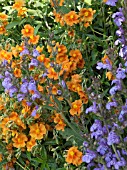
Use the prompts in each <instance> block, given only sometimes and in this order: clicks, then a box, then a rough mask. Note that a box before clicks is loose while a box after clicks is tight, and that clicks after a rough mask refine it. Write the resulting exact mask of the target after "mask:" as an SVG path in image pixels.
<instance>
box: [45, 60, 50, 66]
mask: <svg viewBox="0 0 127 170" xmlns="http://www.w3.org/2000/svg"><path fill="white" fill-rule="evenodd" d="M44 66H45V67H46V68H49V67H50V58H44Z"/></svg>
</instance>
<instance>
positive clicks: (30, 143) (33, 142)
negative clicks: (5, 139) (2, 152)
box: [26, 138, 36, 152]
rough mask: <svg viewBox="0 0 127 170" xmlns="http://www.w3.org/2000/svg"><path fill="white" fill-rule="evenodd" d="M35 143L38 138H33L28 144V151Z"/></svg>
mask: <svg viewBox="0 0 127 170" xmlns="http://www.w3.org/2000/svg"><path fill="white" fill-rule="evenodd" d="M35 145H36V140H35V139H33V138H31V139H30V140H29V141H28V142H27V144H26V147H27V151H29V152H30V151H31V150H32V148H33V147H34V146H35Z"/></svg>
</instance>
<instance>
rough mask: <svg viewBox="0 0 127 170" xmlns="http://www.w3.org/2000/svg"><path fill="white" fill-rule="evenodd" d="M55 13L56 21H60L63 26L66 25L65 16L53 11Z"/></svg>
mask: <svg viewBox="0 0 127 170" xmlns="http://www.w3.org/2000/svg"><path fill="white" fill-rule="evenodd" d="M53 14H54V16H55V21H56V22H59V23H60V25H61V26H64V19H63V16H62V15H61V14H60V13H57V12H56V11H53Z"/></svg>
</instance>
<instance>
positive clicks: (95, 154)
mask: <svg viewBox="0 0 127 170" xmlns="http://www.w3.org/2000/svg"><path fill="white" fill-rule="evenodd" d="M116 128H119V127H117V126H116V125H115V124H112V126H111V125H102V121H100V120H95V122H94V123H93V125H92V126H91V128H90V132H91V136H90V138H91V140H92V139H93V140H96V143H95V144H94V146H95V147H96V150H95V149H93V150H92V149H91V147H90V146H89V143H88V142H87V141H85V142H84V143H83V146H84V153H85V154H84V156H83V157H82V160H83V162H86V163H87V164H88V165H87V169H88V170H90V169H91V167H96V168H94V170H105V169H111V168H113V169H116V170H117V169H118V170H119V169H120V168H121V167H124V168H125V166H126V165H127V162H126V156H127V152H126V150H125V149H123V148H122V149H118V148H117V149H116V150H114V145H117V144H119V143H120V142H121V141H120V140H121V139H120V137H119V135H117V134H116V132H115V129H116ZM125 140H126V138H125V139H124V141H125ZM124 141H122V142H124ZM92 147H93V143H92ZM93 148H94V147H93ZM98 160H99V161H100V162H98ZM97 162H98V163H97ZM103 163H104V164H103Z"/></svg>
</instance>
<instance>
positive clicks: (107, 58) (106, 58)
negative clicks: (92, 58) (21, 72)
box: [101, 55, 112, 65]
mask: <svg viewBox="0 0 127 170" xmlns="http://www.w3.org/2000/svg"><path fill="white" fill-rule="evenodd" d="M101 61H102V62H103V64H107V61H108V62H109V63H110V64H111V65H112V61H111V60H110V59H109V57H108V56H107V55H104V57H103V58H102V59H101Z"/></svg>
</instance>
